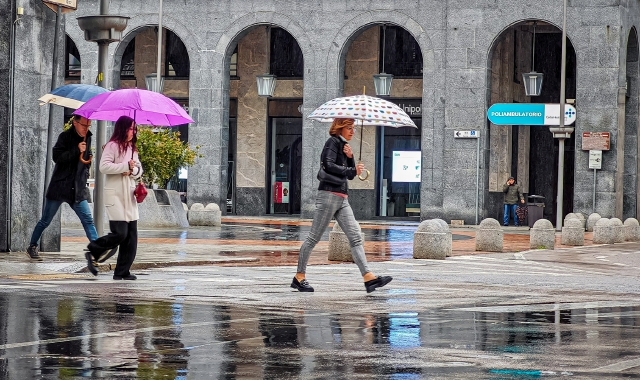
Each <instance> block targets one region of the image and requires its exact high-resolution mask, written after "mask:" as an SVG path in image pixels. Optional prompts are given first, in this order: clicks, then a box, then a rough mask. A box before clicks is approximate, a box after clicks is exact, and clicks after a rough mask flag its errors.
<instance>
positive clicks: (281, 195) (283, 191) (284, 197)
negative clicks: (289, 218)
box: [273, 182, 289, 203]
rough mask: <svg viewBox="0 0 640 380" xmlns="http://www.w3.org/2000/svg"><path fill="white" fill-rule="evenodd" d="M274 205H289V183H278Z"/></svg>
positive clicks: (275, 189)
mask: <svg viewBox="0 0 640 380" xmlns="http://www.w3.org/2000/svg"><path fill="white" fill-rule="evenodd" d="M273 203H289V182H276V184H275V185H274V192H273Z"/></svg>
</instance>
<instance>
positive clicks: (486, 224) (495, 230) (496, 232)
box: [476, 218, 504, 252]
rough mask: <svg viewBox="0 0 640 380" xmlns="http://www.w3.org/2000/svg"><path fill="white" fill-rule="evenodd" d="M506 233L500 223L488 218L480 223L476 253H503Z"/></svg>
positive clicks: (477, 232)
mask: <svg viewBox="0 0 640 380" xmlns="http://www.w3.org/2000/svg"><path fill="white" fill-rule="evenodd" d="M503 245H504V232H503V231H502V227H501V226H500V222H498V221H497V220H495V219H493V218H487V219H485V220H483V221H482V222H480V225H479V226H478V230H477V231H476V251H487V252H502V247H503Z"/></svg>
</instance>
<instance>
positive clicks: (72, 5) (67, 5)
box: [42, 0, 78, 13]
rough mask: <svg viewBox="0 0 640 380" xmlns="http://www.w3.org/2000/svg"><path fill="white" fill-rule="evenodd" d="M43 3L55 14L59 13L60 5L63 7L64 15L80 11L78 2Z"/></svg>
mask: <svg viewBox="0 0 640 380" xmlns="http://www.w3.org/2000/svg"><path fill="white" fill-rule="evenodd" d="M42 2H43V3H44V5H46V6H47V7H49V8H51V10H52V11H54V12H58V5H59V6H60V7H62V13H67V12H73V11H75V10H76V9H78V2H77V1H76V0H42Z"/></svg>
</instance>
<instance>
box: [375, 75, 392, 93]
mask: <svg viewBox="0 0 640 380" xmlns="http://www.w3.org/2000/svg"><path fill="white" fill-rule="evenodd" d="M391 81H393V75H391V74H385V73H380V74H374V76H373V85H374V87H375V88H376V95H378V96H389V95H391Z"/></svg>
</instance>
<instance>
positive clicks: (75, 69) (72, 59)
mask: <svg viewBox="0 0 640 380" xmlns="http://www.w3.org/2000/svg"><path fill="white" fill-rule="evenodd" d="M64 46H65V67H66V69H65V74H64V77H65V79H80V53H79V52H78V48H77V47H76V44H75V43H74V42H73V40H72V39H71V38H70V37H69V36H67V39H66V42H65V45H64Z"/></svg>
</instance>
